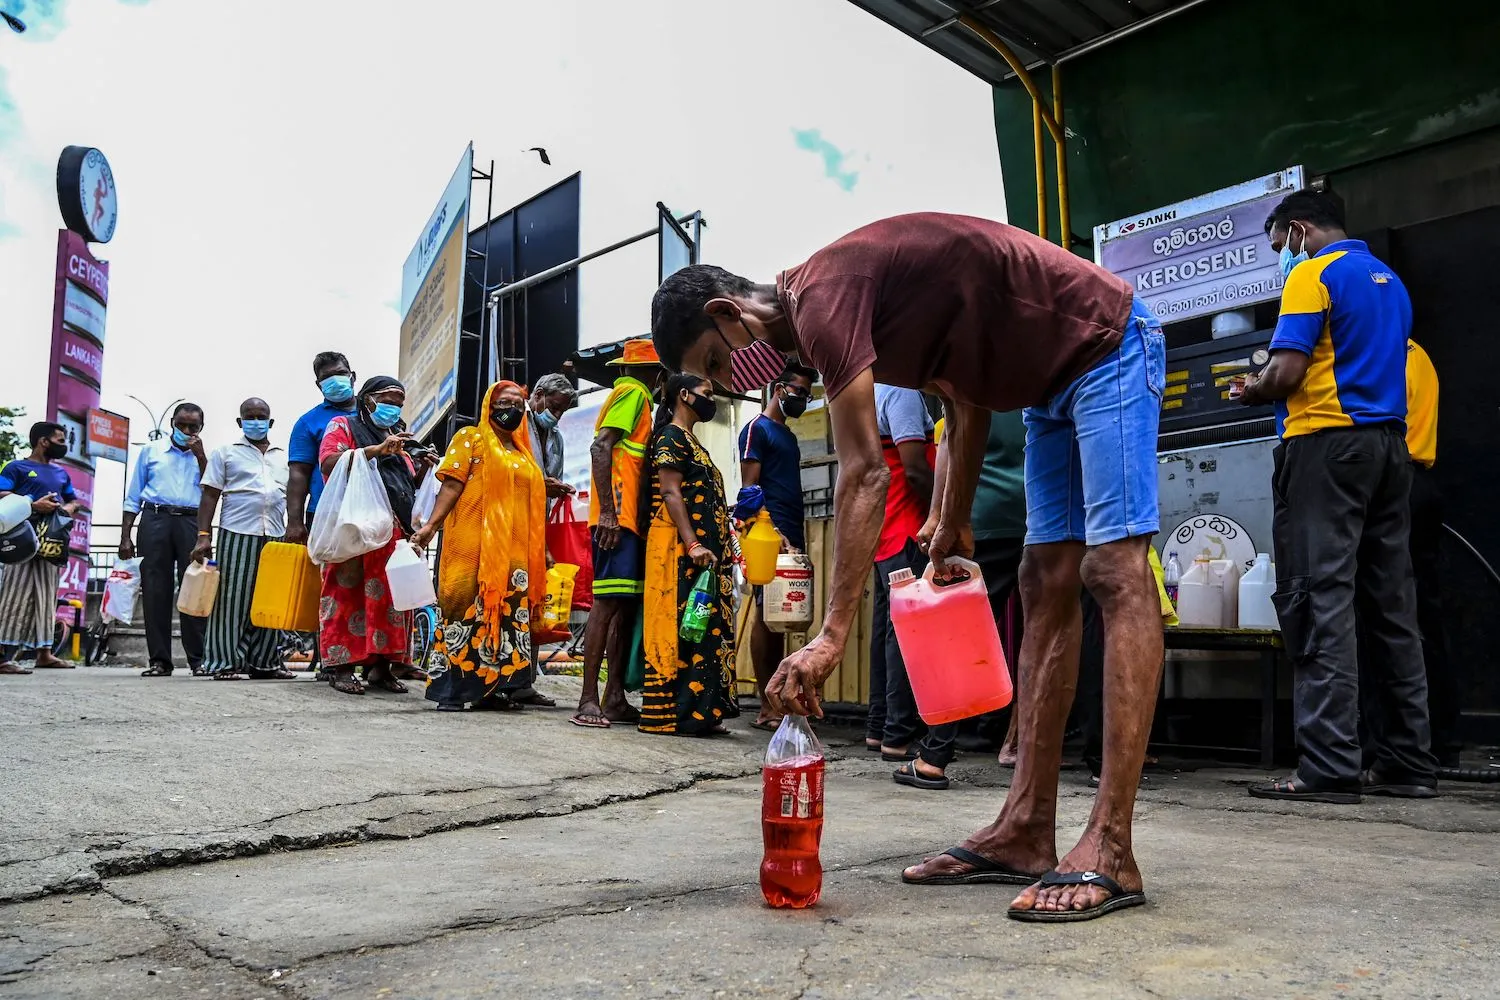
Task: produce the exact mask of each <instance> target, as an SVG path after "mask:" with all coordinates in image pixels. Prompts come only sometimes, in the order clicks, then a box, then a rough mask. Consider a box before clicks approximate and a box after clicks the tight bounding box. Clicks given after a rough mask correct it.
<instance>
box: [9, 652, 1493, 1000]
mask: <svg viewBox="0 0 1500 1000" xmlns="http://www.w3.org/2000/svg"><path fill="white" fill-rule="evenodd" d="M0 682H3V683H0V759H3V760H4V762H5V766H4V768H3V769H0V803H3V809H0V997H7V998H8V997H16V998H42V997H49V998H50V997H74V996H80V997H90V998H137V997H139V998H148V997H149V998H153V1000H155V998H174V997H184V998H186V997H194V998H198V997H212V998H225V1000H239V998H246V1000H249V998H255V997H262V998H266V1000H271V998H277V997H298V998H301V997H306V998H313V997H377V998H379V997H392V998H405V997H421V998H446V997H510V996H514V997H527V996H546V997H551V998H566V997H606V996H607V997H620V996H625V997H662V996H684V997H710V996H722V997H742V996H746V997H751V996H754V997H762V996H763V997H784V998H793V997H803V998H814V997H818V998H833V997H839V998H843V997H848V998H859V1000H865V998H877V997H940V996H954V997H958V996H963V997H1024V998H1028V1000H1035V998H1052V997H1057V998H1063V997H1066V998H1110V1000H1133V998H1147V997H1154V998H1161V997H1183V998H1189V997H1190V998H1221V997H1222V998H1231V997H1233V998H1275V1000H1285V998H1296V997H1308V998H1314V997H1367V998H1424V1000H1425V998H1439V997H1441V998H1454V1000H1457V998H1474V1000H1480V998H1492V997H1496V996H1500V955H1497V945H1500V891H1497V890H1500V850H1497V844H1500V840H1497V838H1496V836H1495V834H1496V831H1497V829H1500V790H1495V789H1496V786H1483V787H1481V786H1461V785H1451V786H1446V787H1445V792H1446V793H1447V794H1446V795H1445V796H1444V797H1443V798H1441V799H1439V800H1437V801H1434V802H1421V803H1405V802H1397V801H1390V800H1371V801H1368V802H1366V803H1365V804H1363V805H1360V806H1355V807H1335V806H1305V807H1297V806H1289V805H1282V804H1277V803H1270V802H1262V801H1260V800H1252V799H1250V798H1248V797H1246V796H1245V794H1244V791H1243V788H1242V787H1241V786H1243V785H1244V784H1246V783H1248V782H1249V781H1251V780H1254V779H1256V778H1259V777H1261V775H1260V774H1259V773H1257V772H1254V771H1250V770H1222V771H1204V770H1200V771H1196V772H1191V773H1188V772H1183V773H1178V774H1170V773H1169V774H1160V775H1156V776H1155V777H1154V778H1153V780H1152V782H1151V785H1150V787H1148V788H1147V789H1145V790H1143V791H1142V793H1141V796H1140V801H1139V806H1138V810H1137V824H1136V838H1137V851H1138V854H1139V856H1140V860H1141V864H1142V868H1143V869H1144V871H1145V874H1146V880H1147V891H1148V893H1149V895H1150V897H1151V901H1152V902H1151V905H1149V906H1148V907H1146V908H1144V909H1138V910H1133V911H1127V912H1123V913H1119V914H1116V915H1114V916H1111V917H1108V918H1105V919H1103V920H1100V921H1097V922H1094V923H1089V924H1079V925H1072V926H1032V925H1023V924H1018V923H1015V922H1013V921H1009V920H1007V919H1006V918H1005V917H1004V909H1005V906H1006V904H1007V903H1008V902H1009V900H1010V899H1011V898H1012V896H1013V895H1014V893H1013V891H1012V890H1011V889H1010V888H1007V887H999V886H990V887H969V888H946V889H945V888H931V887H928V888H922V887H914V886H906V885H903V884H902V883H901V882H900V880H899V878H898V876H899V873H900V870H901V868H902V867H903V866H904V865H906V864H910V863H911V862H912V861H913V860H915V859H918V858H920V857H922V856H924V855H926V854H930V853H936V852H938V851H941V850H942V849H943V848H945V847H948V846H950V845H951V844H953V843H955V842H956V841H957V840H959V839H961V838H962V837H963V836H964V835H966V834H967V833H969V832H970V831H971V830H972V829H974V828H975V827H978V826H979V825H981V824H983V823H985V822H987V821H988V820H989V819H991V818H992V817H993V816H994V813H995V811H996V809H997V807H998V805H999V803H1000V802H1001V800H1002V799H1003V796H1004V794H1005V792H1004V788H1003V784H1004V782H1005V781H1006V780H1007V779H1008V777H1009V772H1005V771H1002V770H1001V769H1000V768H999V767H998V766H996V765H995V764H994V762H993V760H991V759H988V757H987V756H979V755H969V756H966V757H965V758H963V759H962V760H961V761H960V762H959V763H958V764H956V765H955V766H954V768H953V769H952V774H953V776H954V777H955V778H956V779H957V781H956V784H955V787H954V788H953V790H951V791H949V792H944V793H929V792H918V791H914V790H911V789H905V788H900V787H898V786H896V785H894V784H893V783H892V782H891V780H890V771H891V765H882V764H879V763H878V762H875V761H873V760H872V759H871V758H870V755H867V754H865V753H864V751H863V749H862V745H860V744H859V743H858V742H857V741H856V743H855V744H854V745H853V746H850V745H849V744H848V742H847V738H848V736H849V735H850V734H844V738H843V739H840V738H839V734H837V733H829V734H827V735H828V736H829V737H830V739H829V743H830V746H831V749H832V750H833V752H834V755H835V757H836V759H834V760H833V761H832V763H831V765H830V774H829V779H828V786H827V787H828V801H827V824H826V828H825V831H824V838H823V843H824V848H823V863H824V866H825V869H826V872H827V875H826V878H825V883H824V892H823V901H822V902H821V903H820V904H819V905H818V906H817V907H815V908H814V909H812V910H809V911H803V912H784V911H773V910H770V909H768V908H766V907H765V906H764V905H763V903H762V901H761V898H760V893H759V890H758V884H757V865H758V862H759V859H760V842H759V823H758V804H759V790H758V778H757V776H756V771H757V767H758V761H759V757H760V754H761V752H762V749H763V746H764V739H765V737H764V735H763V734H760V733H756V732H754V731H753V730H749V729H748V728H746V727H745V726H744V722H743V720H742V721H741V722H738V723H735V724H734V728H735V729H736V733H735V735H733V736H731V737H728V738H723V739H718V740H712V741H702V740H679V739H670V738H651V737H646V736H641V735H638V734H636V733H634V732H633V731H629V730H626V729H623V728H620V729H616V730H614V731H611V732H607V733H606V732H595V731H584V730H580V729H576V728H574V727H572V726H569V725H567V723H566V721H565V720H566V717H567V712H565V711H562V710H555V711H533V710H528V711H526V712H524V713H520V714H505V715H499V714H493V713H484V714H465V715H461V716H454V715H447V714H444V715H439V714H438V713H436V712H433V711H430V710H429V709H430V705H428V704H427V703H425V702H424V701H422V699H421V697H420V695H417V694H413V695H408V696H406V697H404V698H401V697H395V696H390V695H376V694H373V693H372V694H370V695H366V696H365V697H363V698H352V697H348V696H340V695H336V694H334V693H332V692H330V691H329V690H328V689H327V688H326V687H325V686H322V685H317V684H314V683H313V682H311V681H310V680H306V679H303V680H298V681H292V682H264V681H262V682H252V681H243V682H238V683H230V684H225V683H217V682H213V681H207V680H196V679H192V678H189V677H185V676H181V677H173V678H170V679H166V680H158V681H148V680H141V679H139V678H137V677H136V676H135V674H134V673H133V672H128V671H125V670H118V669H94V670H78V671H76V672H67V673H61V672H38V673H37V674H35V675H33V676H31V677H6V678H0ZM543 687H544V689H545V690H547V691H549V692H550V693H553V694H554V695H556V696H558V697H559V698H560V700H564V701H565V702H566V700H567V699H569V698H576V691H577V681H576V680H575V679H571V678H549V679H546V680H544V682H543ZM1082 777H1083V776H1082V775H1081V774H1080V773H1077V772H1073V773H1068V774H1065V775H1064V777H1063V790H1062V794H1063V798H1062V805H1061V816H1060V827H1059V841H1060V843H1062V845H1063V847H1064V849H1066V847H1067V846H1068V845H1069V844H1070V843H1071V841H1072V839H1073V838H1074V837H1075V836H1076V834H1077V832H1078V830H1079V828H1080V827H1081V825H1082V822H1083V820H1084V819H1085V817H1086V815H1087V812H1088V809H1089V806H1090V802H1091V791H1090V790H1089V789H1088V788H1087V786H1086V785H1085V784H1084V782H1083V780H1082Z"/></svg>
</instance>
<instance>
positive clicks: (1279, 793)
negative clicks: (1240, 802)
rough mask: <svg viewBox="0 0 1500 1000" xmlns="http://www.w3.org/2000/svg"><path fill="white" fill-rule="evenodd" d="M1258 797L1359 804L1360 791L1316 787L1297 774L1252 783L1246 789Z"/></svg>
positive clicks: (1343, 804)
mask: <svg viewBox="0 0 1500 1000" xmlns="http://www.w3.org/2000/svg"><path fill="white" fill-rule="evenodd" d="M1245 791H1247V792H1249V793H1250V795H1251V796H1252V797H1253V798H1257V799H1286V800H1289V801H1293V802H1328V803H1331V804H1333V805H1336V806H1353V805H1358V804H1359V791H1358V789H1355V790H1353V791H1346V790H1341V789H1337V788H1314V787H1312V786H1311V785H1309V784H1308V783H1307V782H1305V781H1303V780H1302V779H1301V778H1299V777H1297V776H1296V775H1295V774H1294V775H1292V776H1291V777H1290V778H1278V779H1277V780H1275V781H1272V782H1269V783H1268V784H1264V785H1251V786H1250V787H1249V788H1247V789H1245Z"/></svg>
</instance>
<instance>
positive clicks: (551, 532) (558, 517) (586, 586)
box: [547, 493, 594, 611]
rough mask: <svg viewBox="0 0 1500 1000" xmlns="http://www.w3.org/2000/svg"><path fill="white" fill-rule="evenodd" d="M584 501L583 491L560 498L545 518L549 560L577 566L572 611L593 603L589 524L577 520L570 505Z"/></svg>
mask: <svg viewBox="0 0 1500 1000" xmlns="http://www.w3.org/2000/svg"><path fill="white" fill-rule="evenodd" d="M579 499H581V500H582V501H583V502H584V503H587V502H588V494H587V493H579V494H578V495H577V497H576V498H574V499H569V498H568V497H560V498H559V499H558V501H557V503H556V504H554V505H553V507H552V513H551V514H550V515H549V516H548V517H547V551H548V552H550V553H552V561H553V562H560V563H572V564H573V565H574V566H577V567H578V576H577V577H576V578H575V579H574V581H573V610H575V611H587V610H588V609H589V608H592V607H593V606H594V556H593V549H592V548H591V546H590V545H589V523H588V521H587V520H583V521H580V520H579V519H578V514H577V512H576V511H574V509H573V504H574V503H575V502H577V501H578V500H579Z"/></svg>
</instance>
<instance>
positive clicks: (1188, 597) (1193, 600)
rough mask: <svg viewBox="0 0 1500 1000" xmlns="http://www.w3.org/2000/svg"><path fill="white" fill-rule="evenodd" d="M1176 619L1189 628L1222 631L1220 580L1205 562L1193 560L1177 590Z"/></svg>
mask: <svg viewBox="0 0 1500 1000" xmlns="http://www.w3.org/2000/svg"><path fill="white" fill-rule="evenodd" d="M1177 618H1178V620H1179V621H1180V622H1181V623H1182V625H1183V626H1185V627H1188V628H1222V627H1223V621H1224V583H1223V577H1221V576H1219V575H1218V574H1216V573H1214V571H1213V566H1212V564H1211V563H1209V561H1208V560H1207V559H1202V558H1199V559H1194V560H1193V565H1192V566H1190V567H1189V568H1188V571H1187V572H1186V573H1184V574H1182V583H1180V584H1179V585H1178V587H1177Z"/></svg>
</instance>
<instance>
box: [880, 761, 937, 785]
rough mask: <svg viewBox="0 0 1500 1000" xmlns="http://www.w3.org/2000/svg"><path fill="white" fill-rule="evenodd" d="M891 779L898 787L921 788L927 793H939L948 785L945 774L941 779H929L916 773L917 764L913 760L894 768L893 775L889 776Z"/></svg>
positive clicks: (918, 772) (919, 772) (920, 773)
mask: <svg viewBox="0 0 1500 1000" xmlns="http://www.w3.org/2000/svg"><path fill="white" fill-rule="evenodd" d="M891 778H892V779H894V780H895V782H896V784H898V785H910V786H911V787H912V788H922V789H926V790H927V791H929V792H941V791H942V790H943V789H945V788H947V787H948V784H949V782H948V776H947V775H946V774H945V775H943V776H942V777H941V778H929V777H928V776H927V775H925V774H923V773H922V772H921V771H918V770H917V762H916V761H915V760H909V761H907V762H906V763H905V764H902V765H901V766H900V767H898V768H896V770H895V773H893V774H892V775H891Z"/></svg>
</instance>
